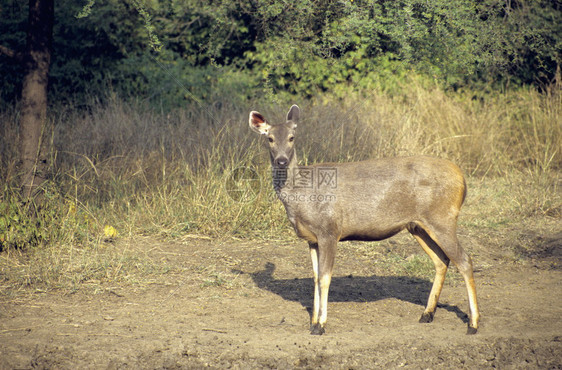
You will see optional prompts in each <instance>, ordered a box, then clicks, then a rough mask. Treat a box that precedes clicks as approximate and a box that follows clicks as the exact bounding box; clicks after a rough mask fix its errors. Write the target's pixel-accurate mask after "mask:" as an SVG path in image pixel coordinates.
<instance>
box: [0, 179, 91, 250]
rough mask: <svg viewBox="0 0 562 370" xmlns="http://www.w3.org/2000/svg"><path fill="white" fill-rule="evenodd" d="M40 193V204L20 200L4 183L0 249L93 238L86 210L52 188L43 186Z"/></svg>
mask: <svg viewBox="0 0 562 370" xmlns="http://www.w3.org/2000/svg"><path fill="white" fill-rule="evenodd" d="M42 196H43V197H44V199H43V200H42V201H41V202H40V204H39V203H35V202H34V201H29V202H27V203H24V202H22V200H21V199H20V196H19V194H18V193H17V192H15V191H13V190H11V189H9V188H8V185H7V184H4V190H3V194H2V196H1V197H0V250H3V249H8V248H17V249H20V248H29V247H37V246H42V245H47V244H57V243H61V242H70V243H78V244H79V243H82V242H87V241H90V242H91V241H92V240H93V235H94V231H95V229H96V222H95V220H94V219H93V218H92V217H91V216H90V214H89V213H88V212H87V211H84V210H83V209H80V207H79V206H78V205H77V203H76V202H75V201H71V200H69V199H65V198H64V197H63V196H62V195H61V194H60V192H58V191H56V190H55V189H45V191H44V193H43V194H42Z"/></svg>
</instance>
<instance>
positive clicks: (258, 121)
mask: <svg viewBox="0 0 562 370" xmlns="http://www.w3.org/2000/svg"><path fill="white" fill-rule="evenodd" d="M299 114H300V109H299V107H298V106H297V105H293V106H292V107H291V109H289V112H288V113H287V120H286V122H285V123H280V124H276V125H271V124H269V123H268V122H267V120H266V119H265V117H264V116H263V115H262V114H261V113H259V112H256V111H252V112H250V128H251V129H252V130H254V131H255V132H257V133H258V134H261V135H265V137H266V138H267V141H268V143H269V155H270V157H271V164H272V165H273V167H276V168H281V169H283V168H287V167H288V166H289V164H290V163H291V162H292V161H293V160H294V159H295V148H294V140H295V129H296V128H297V122H298V120H299Z"/></svg>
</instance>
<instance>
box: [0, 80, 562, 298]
mask: <svg viewBox="0 0 562 370" xmlns="http://www.w3.org/2000/svg"><path fill="white" fill-rule="evenodd" d="M475 95H476V94H473V93H469V92H466V93H449V94H447V93H445V92H443V91H441V90H440V89H438V88H433V89H428V88H424V87H421V86H418V85H416V84H415V83H412V85H411V86H408V88H405V89H404V92H403V93H402V94H401V95H393V96H388V95H384V94H381V93H373V94H371V95H369V96H366V97H365V96H363V97H359V96H355V97H354V96H350V97H349V98H348V99H347V100H345V101H343V102H342V101H333V100H330V99H329V98H326V99H324V100H323V101H321V100H319V101H317V102H298V101H297V102H296V103H299V105H301V109H302V112H303V114H302V115H303V117H302V119H303V120H302V123H301V124H300V125H299V129H298V130H299V137H298V139H297V140H298V143H297V148H298V154H299V158H300V162H301V163H303V164H306V163H314V162H322V161H353V160H361V159H365V158H370V157H382V156H394V155H415V154H428V155H436V156H440V157H447V158H450V159H452V160H453V161H455V162H457V163H458V164H459V165H460V166H461V168H463V169H464V171H465V173H466V174H467V175H468V177H469V198H468V200H467V205H466V207H465V208H464V216H463V218H461V226H463V227H465V228H468V229H478V231H479V232H480V231H485V230H487V229H497V228H501V227H508V226H509V225H512V224H514V223H516V222H520V221H521V220H523V219H525V218H527V217H544V218H549V219H552V218H560V217H561V215H562V196H561V191H560V190H561V189H560V187H561V185H562V184H561V182H560V178H561V176H560V174H561V172H562V152H561V151H562V150H561V148H562V94H561V93H560V91H559V90H558V91H557V90H554V92H551V93H549V94H539V93H537V92H535V91H527V90H525V91H517V92H509V93H506V94H495V95H491V96H486V97H484V98H476V97H475ZM291 103H292V102H290V103H289V102H288V103H287V104H283V105H282V106H281V105H276V106H269V105H267V104H258V103H249V104H248V105H247V106H243V107H240V106H233V105H229V104H228V103H222V104H220V105H215V106H208V107H205V108H204V109H202V108H200V107H199V106H189V107H186V108H185V109H181V110H178V111H174V112H156V111H154V110H149V109H144V108H142V105H141V104H133V103H124V102H123V101H121V100H118V99H114V100H112V101H110V102H109V103H108V104H105V105H100V104H92V106H91V107H89V109H88V110H87V111H84V110H82V111H79V110H76V109H73V108H68V109H66V110H58V112H57V114H55V115H53V118H52V124H53V126H54V134H53V136H52V138H51V148H52V149H51V158H52V159H53V167H52V178H53V180H52V181H51V182H50V183H49V185H48V189H47V190H48V192H49V194H51V195H52V198H53V199H54V200H53V202H52V203H50V205H49V207H50V208H48V209H47V212H46V213H47V214H48V215H50V216H49V217H50V218H47V219H46V220H43V221H44V223H47V224H51V225H50V226H51V227H50V230H53V232H52V233H51V231H49V235H46V237H45V238H43V239H42V242H43V244H46V245H43V246H41V247H39V248H33V249H30V251H31V252H29V251H28V252H26V253H28V254H27V255H26V256H25V257H24V256H23V255H19V257H18V256H16V255H17V254H21V253H22V251H14V250H11V249H10V248H4V249H6V250H5V251H4V252H3V254H2V259H1V260H0V265H1V266H2V269H1V270H0V271H1V274H2V275H0V276H3V279H4V280H7V281H12V280H13V279H16V277H15V276H19V278H18V279H23V280H22V281H23V283H22V284H21V285H26V284H36V283H37V282H41V284H44V285H45V286H51V287H65V289H71V288H69V287H71V286H73V284H74V282H76V284H78V285H79V284H80V283H81V282H84V281H88V279H94V280H95V279H96V278H95V276H96V274H110V275H111V274H114V275H115V276H117V275H120V273H121V272H122V271H124V270H122V267H120V266H125V265H127V266H134V265H135V263H137V262H135V258H134V257H133V256H131V255H126V254H120V252H119V251H118V250H115V251H113V249H112V248H113V247H112V248H104V245H105V244H104V241H103V240H104V238H106V236H104V232H103V230H104V227H105V226H106V225H111V226H113V227H114V228H115V229H116V230H117V232H118V236H117V238H126V237H131V236H132V237H134V236H137V235H156V236H161V237H171V238H176V239H180V240H181V239H184V240H189V239H190V238H192V237H193V236H194V235H195V236H197V235H198V236H201V235H203V236H207V237H212V238H224V237H227V238H228V237H236V238H253V239H278V238H287V237H290V238H293V233H292V231H291V230H290V226H289V224H288V222H287V220H286V216H285V214H284V210H283V208H282V206H281V204H280V203H279V202H278V201H276V200H275V197H274V194H273V190H272V186H271V180H270V178H269V177H270V169H269V160H268V155H267V153H266V150H265V149H264V148H263V147H262V145H261V142H260V141H259V138H257V137H256V136H255V135H253V134H252V133H251V132H250V131H249V130H248V127H247V115H248V112H249V111H250V110H259V111H261V112H262V113H263V114H265V115H266V117H268V118H269V119H270V121H272V122H280V121H282V120H283V119H284V116H285V114H286V111H287V109H288V107H289V106H290V104H291ZM0 119H1V120H2V121H3V122H6V124H5V125H4V126H3V128H2V129H3V132H2V133H0V134H1V136H2V139H0V144H1V146H0V149H1V155H2V158H0V162H1V163H2V168H1V169H0V175H1V177H2V179H3V181H2V186H3V188H4V192H3V195H2V198H0V202H1V203H2V204H4V205H5V204H12V203H13V202H14V198H13V197H12V196H10V194H11V192H10V190H9V189H10V185H11V184H12V183H13V179H14V176H15V174H16V169H15V165H14V164H15V163H16V150H15V148H14V145H13V143H15V142H17V140H16V139H15V138H16V134H17V130H16V124H15V122H16V120H17V112H3V113H1V117H0ZM55 148H56V149H55ZM241 169H249V170H250V171H249V172H244V171H243V170H241ZM16 213H17V212H16ZM3 217H4V219H6V217H8V216H3ZM9 221H10V220H7V222H9ZM11 222H12V223H13V220H11ZM54 230H57V232H56V233H55V232H54ZM0 232H2V233H3V234H2V236H1V238H3V239H2V240H3V243H4V244H5V246H7V247H9V243H7V242H6V240H7V239H6V235H8V234H9V231H7V230H6V229H3V230H0ZM12 233H13V232H12ZM12 237H13V235H12ZM123 253H124V252H123ZM69 258H72V259H73V260H72V261H69ZM41 261H43V263H41ZM94 261H95V262H94ZM123 261H125V262H126V261H128V262H127V263H126V264H124V263H123ZM70 262H72V263H70ZM137 264H138V263H137ZM141 265H142V264H141ZM146 266H147V267H146V268H147V269H152V270H154V271H166V268H165V266H160V265H158V264H152V263H151V262H148V263H147V264H146ZM150 266H152V267H150ZM143 269H144V268H139V269H137V270H136V271H140V272H142V271H144V270H143ZM46 270H47V271H46ZM133 270H134V269H133ZM15 271H20V272H22V271H24V272H22V273H15ZM81 274H84V276H86V277H81V276H82V275H81ZM90 276H94V277H93V278H91V277H90ZM120 276H122V274H121V275H120Z"/></svg>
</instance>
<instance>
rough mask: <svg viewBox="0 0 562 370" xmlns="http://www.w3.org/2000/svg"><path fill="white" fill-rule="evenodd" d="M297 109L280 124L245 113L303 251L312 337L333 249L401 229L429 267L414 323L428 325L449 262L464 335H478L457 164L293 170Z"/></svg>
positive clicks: (397, 160) (318, 327) (324, 306)
mask: <svg viewBox="0 0 562 370" xmlns="http://www.w3.org/2000/svg"><path fill="white" fill-rule="evenodd" d="M299 117H300V108H299V107H298V106H297V105H293V106H292V107H291V108H290V110H289V112H288V113H287V118H286V122H285V123H278V124H270V123H269V122H268V121H267V120H266V119H265V117H264V116H263V115H262V114H260V113H259V112H257V111H252V112H250V117H249V124H250V128H251V129H252V130H253V131H255V132H256V133H258V134H260V135H262V136H264V137H266V138H267V142H268V145H269V155H270V160H271V165H272V174H273V186H274V189H275V192H276V194H277V197H278V199H279V200H280V201H281V202H282V203H283V206H284V207H285V211H286V213H287V217H288V219H289V221H290V223H291V225H292V226H293V228H294V230H295V232H296V234H297V235H298V236H299V237H300V238H302V239H304V240H306V241H307V242H308V245H309V250H310V256H311V259H312V269H313V274H314V304H313V308H312V314H311V324H310V333H311V334H313V335H322V334H324V333H325V327H326V321H327V317H328V292H329V288H330V283H331V280H332V271H333V267H334V260H335V256H336V247H337V243H338V242H339V241H347V240H359V241H380V240H384V239H386V238H389V237H391V236H394V235H395V234H397V233H398V232H400V231H402V230H404V229H406V230H407V231H409V232H410V233H411V234H412V235H413V237H414V238H415V239H416V240H417V242H418V243H419V245H420V246H421V247H422V249H423V250H424V251H425V252H426V253H427V255H428V256H429V258H430V259H431V260H432V261H433V263H434V265H435V271H436V272H435V278H434V280H433V285H432V287H431V291H430V293H429V298H428V301H427V305H426V307H425V310H424V311H423V314H422V316H421V318H420V319H419V322H420V323H430V322H432V321H433V318H434V314H435V310H436V307H437V302H438V300H439V295H440V294H441V290H442V288H443V283H444V281H445V275H446V273H447V269H448V267H449V262H450V261H453V263H454V264H455V265H456V267H457V268H458V271H459V272H460V274H461V275H462V277H463V279H464V281H465V284H466V288H467V291H468V300H469V322H468V329H467V334H476V332H477V330H478V320H479V311H478V304H477V300H476V286H475V282H474V273H473V267H472V260H471V258H470V256H469V255H468V254H467V253H466V252H465V251H464V250H463V248H462V247H461V246H460V244H459V241H458V239H457V232H456V228H457V219H458V215H459V212H460V208H461V206H462V204H463V203H464V200H465V197H466V180H465V178H464V175H463V173H462V172H461V170H460V169H459V167H457V166H456V165H455V164H453V163H452V162H450V161H449V160H446V159H441V158H436V157H430V156H410V157H390V158H378V159H369V160H365V161H359V162H348V163H321V164H313V165H310V166H299V165H298V162H297V154H296V150H295V136H296V128H297V123H298V122H299Z"/></svg>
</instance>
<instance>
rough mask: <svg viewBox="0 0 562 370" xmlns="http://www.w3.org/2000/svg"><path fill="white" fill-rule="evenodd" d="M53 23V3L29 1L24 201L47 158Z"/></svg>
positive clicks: (22, 126) (22, 143)
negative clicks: (45, 143)
mask: <svg viewBox="0 0 562 370" xmlns="http://www.w3.org/2000/svg"><path fill="white" fill-rule="evenodd" d="M53 21H54V0H29V22H28V32H27V50H26V53H25V55H24V63H25V68H26V72H25V76H24V78H23V86H22V112H21V120H20V142H19V149H20V157H21V158H20V159H21V167H20V169H21V178H20V185H21V190H22V195H23V196H24V198H29V197H32V196H34V195H35V194H36V191H37V189H38V187H39V186H40V185H41V184H42V183H43V182H44V181H45V179H46V170H47V158H46V155H45V151H44V150H43V149H44V145H42V144H43V143H42V142H43V140H42V138H43V136H44V129H45V127H46V120H47V83H48V78H49V66H50V63H51V48H52V35H53Z"/></svg>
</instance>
